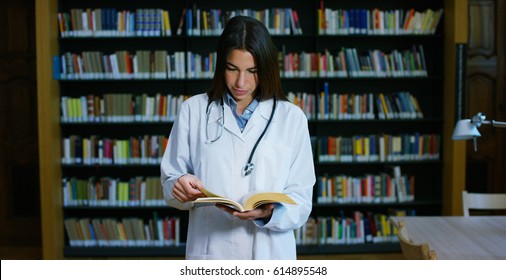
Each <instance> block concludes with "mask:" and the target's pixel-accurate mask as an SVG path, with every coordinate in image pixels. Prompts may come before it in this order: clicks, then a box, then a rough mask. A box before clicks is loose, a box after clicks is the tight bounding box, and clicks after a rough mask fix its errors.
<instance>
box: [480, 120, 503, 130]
mask: <svg viewBox="0 0 506 280" xmlns="http://www.w3.org/2000/svg"><path fill="white" fill-rule="evenodd" d="M481 123H484V124H491V125H492V126H494V127H503V128H506V122H498V121H494V120H491V121H482V122H481Z"/></svg>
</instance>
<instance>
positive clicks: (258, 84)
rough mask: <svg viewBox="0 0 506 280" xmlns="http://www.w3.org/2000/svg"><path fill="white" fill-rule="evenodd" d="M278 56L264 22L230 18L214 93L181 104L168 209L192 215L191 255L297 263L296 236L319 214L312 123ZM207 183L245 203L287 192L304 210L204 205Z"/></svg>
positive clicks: (166, 172)
mask: <svg viewBox="0 0 506 280" xmlns="http://www.w3.org/2000/svg"><path fill="white" fill-rule="evenodd" d="M277 54H278V52H277V50H276V48H275V46H274V44H273V42H272V40H271V38H270V35H269V33H268V31H267V29H266V28H265V26H264V25H263V24H262V23H261V22H259V21H257V20H255V19H253V18H250V17H244V16H237V17H234V18H232V19H230V20H229V21H228V23H227V25H226V26H225V29H224V31H223V33H222V34H221V36H220V39H219V42H218V47H217V61H216V70H215V73H214V78H213V81H212V87H211V89H210V90H209V92H207V94H205V93H204V94H200V95H195V96H193V97H191V98H189V99H188V100H187V101H185V102H184V103H183V104H182V105H181V108H180V112H179V114H178V118H177V120H176V121H175V123H174V125H173V127H172V131H171V134H170V136H169V142H168V145H167V148H166V150H165V154H164V156H163V160H162V164H161V181H162V185H163V191H164V197H165V199H166V201H167V204H168V205H170V206H173V207H176V208H178V209H182V210H190V216H189V225H188V237H187V244H186V258H187V259H295V258H296V245H295V239H294V233H293V230H294V229H296V228H298V227H300V226H302V225H303V224H304V223H305V222H306V220H307V218H308V216H309V214H310V212H311V207H312V201H311V200H312V192H313V185H314V183H315V174H314V166H313V158H312V151H311V144H310V138H309V132H308V127H307V118H306V116H305V115H304V113H303V112H302V110H300V109H299V108H298V107H296V106H295V105H293V104H291V103H290V102H288V101H287V100H286V97H285V96H284V94H283V91H282V89H281V82H280V77H279V66H278V62H277ZM203 187H205V188H206V189H207V190H209V191H210V192H212V193H215V194H218V195H220V196H224V197H228V198H231V199H233V200H236V201H240V200H241V198H242V197H243V196H244V195H246V194H247V193H250V192H253V191H268V192H283V193H286V194H287V195H288V196H289V197H290V198H292V200H294V201H295V202H296V203H297V204H296V205H293V204H281V203H276V204H267V205H264V206H262V207H259V208H257V209H254V210H251V211H247V212H242V213H241V212H238V211H234V210H233V209H231V208H228V207H225V206H220V205H217V208H216V207H198V208H195V207H193V204H192V203H191V202H192V201H194V200H195V199H196V198H199V197H203V196H204V194H203V193H202V192H201V189H202V188H203Z"/></svg>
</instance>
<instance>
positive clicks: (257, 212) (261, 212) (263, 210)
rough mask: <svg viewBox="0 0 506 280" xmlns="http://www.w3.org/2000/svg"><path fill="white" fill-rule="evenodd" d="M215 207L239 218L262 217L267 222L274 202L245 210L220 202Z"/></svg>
mask: <svg viewBox="0 0 506 280" xmlns="http://www.w3.org/2000/svg"><path fill="white" fill-rule="evenodd" d="M216 207H218V208H220V209H221V210H223V211H225V212H227V213H229V214H230V215H233V216H236V217H237V218H239V219H241V220H256V219H263V220H264V221H265V223H267V222H268V221H269V220H270V218H271V217H272V211H273V210H274V203H268V204H264V205H262V206H260V207H258V208H255V209H253V210H250V211H246V212H239V211H237V210H235V209H232V208H230V207H227V206H224V205H220V204H216Z"/></svg>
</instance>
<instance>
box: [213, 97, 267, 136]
mask: <svg viewBox="0 0 506 280" xmlns="http://www.w3.org/2000/svg"><path fill="white" fill-rule="evenodd" d="M273 102H274V101H273V99H269V100H263V101H260V103H259V104H258V106H257V108H256V109H255V111H254V112H253V115H252V116H251V118H250V119H249V121H248V123H247V124H246V127H245V129H244V131H243V132H242V133H241V130H240V129H239V126H238V125H237V122H236V121H235V117H234V114H233V113H232V109H230V107H229V106H228V105H227V104H225V105H224V106H225V130H227V131H229V132H230V133H232V134H234V135H235V136H237V137H238V138H240V139H241V140H244V136H245V135H246V134H247V133H248V131H250V130H252V129H253V128H254V127H256V126H257V125H260V126H262V129H263V128H264V127H265V125H266V124H267V121H268V120H269V117H270V116H271V112H272V103H273ZM209 107H210V110H211V111H210V113H209V123H213V122H221V117H222V113H221V105H220V102H219V101H215V102H213V103H212V104H211V105H210V106H209ZM211 107H212V108H211ZM275 119H276V118H273V120H272V122H271V124H272V123H273V122H274V121H275Z"/></svg>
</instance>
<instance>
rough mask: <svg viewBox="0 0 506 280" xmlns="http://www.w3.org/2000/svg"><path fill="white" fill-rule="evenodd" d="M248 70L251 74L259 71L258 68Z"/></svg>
mask: <svg viewBox="0 0 506 280" xmlns="http://www.w3.org/2000/svg"><path fill="white" fill-rule="evenodd" d="M248 72H250V73H251V74H256V73H257V70H256V69H255V70H248Z"/></svg>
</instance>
